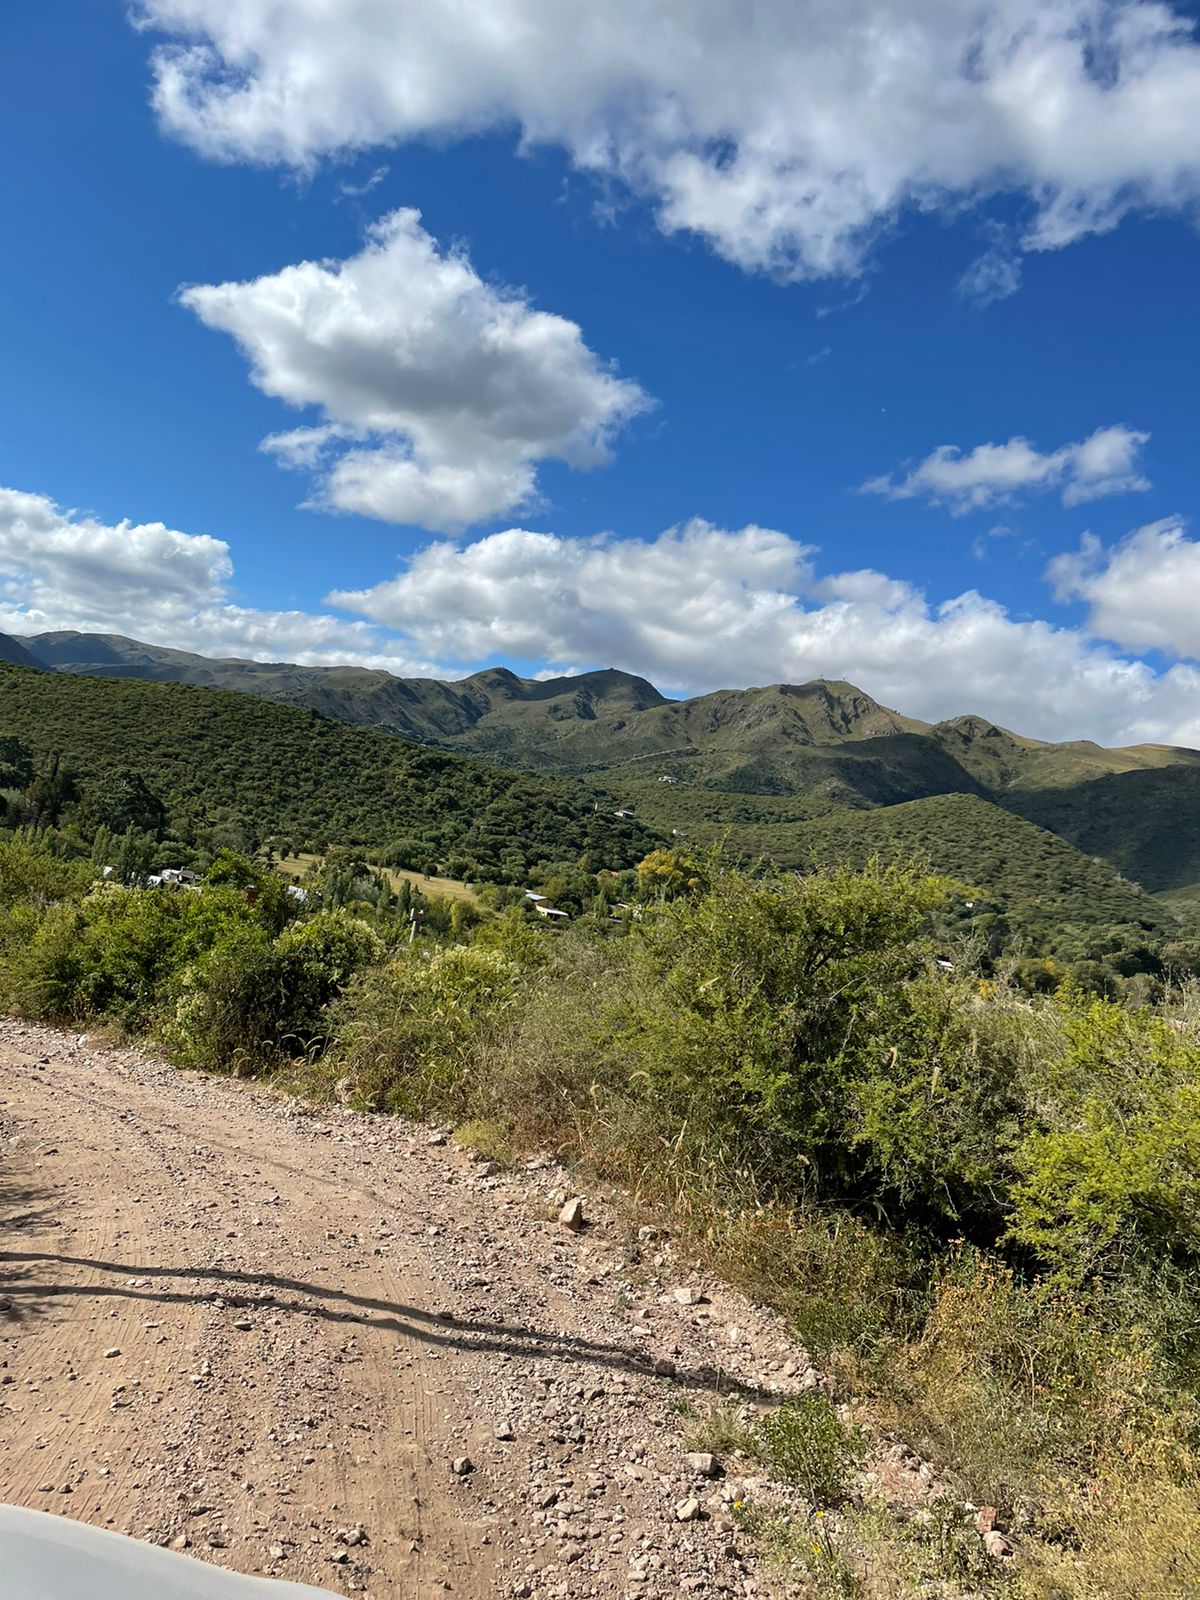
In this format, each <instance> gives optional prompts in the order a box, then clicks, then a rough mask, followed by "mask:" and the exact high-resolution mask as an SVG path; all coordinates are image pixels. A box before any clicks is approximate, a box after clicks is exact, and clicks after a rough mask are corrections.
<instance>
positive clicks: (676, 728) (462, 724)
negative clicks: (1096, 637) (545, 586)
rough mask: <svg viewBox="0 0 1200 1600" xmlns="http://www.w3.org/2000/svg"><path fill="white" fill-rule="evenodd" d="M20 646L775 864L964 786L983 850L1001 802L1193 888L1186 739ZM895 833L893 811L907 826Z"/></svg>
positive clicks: (782, 693) (64, 638)
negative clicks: (1109, 741) (566, 798)
mask: <svg viewBox="0 0 1200 1600" xmlns="http://www.w3.org/2000/svg"><path fill="white" fill-rule="evenodd" d="M20 644H21V645H22V646H23V647H25V648H26V649H27V650H28V651H29V652H30V653H31V654H32V655H33V656H34V657H35V658H36V660H37V662H38V663H40V664H41V665H42V666H44V667H46V668H47V669H49V672H48V675H54V676H57V675H62V674H83V675H88V676H94V677H116V678H123V679H135V680H143V681H144V680H154V681H166V682H184V683H189V684H194V685H200V686H206V687H210V688H219V689H224V690H238V691H240V692H241V693H243V694H253V695H257V696H259V697H261V698H264V699H267V700H274V701H281V702H284V703H286V704H289V705H292V706H295V707H301V708H304V709H306V710H309V711H317V712H319V713H321V714H322V715H323V716H325V717H330V718H336V719H337V720H339V721H341V722H345V723H350V724H353V725H358V726H362V727H368V728H371V729H375V730H378V731H382V732H386V733H390V734H398V735H400V736H401V737H402V738H404V739H407V740H411V741H414V742H416V743H419V744H422V745H426V746H433V747H436V748H439V749H442V750H450V751H456V752H464V753H470V754H472V755H476V756H484V757H486V758H488V759H490V760H492V761H495V762H499V763H503V764H504V765H506V766H510V767H519V768H522V769H524V770H526V771H529V772H540V773H545V774H549V773H555V774H561V775H564V776H569V777H571V778H573V779H574V780H576V781H577V782H580V783H584V784H586V785H588V786H589V789H590V787H591V786H593V785H594V786H596V787H599V788H602V789H604V790H606V791H607V792H608V793H609V794H611V795H612V796H614V797H616V800H617V801H618V802H619V803H620V805H621V806H622V807H633V808H635V809H636V811H637V814H638V815H639V817H641V818H642V819H643V820H644V821H645V822H646V823H648V824H649V825H650V826H651V827H652V828H654V829H656V830H657V831H659V832H662V833H665V834H667V835H671V834H676V833H677V834H678V835H679V836H683V837H686V838H690V839H694V840H697V841H699V842H707V841H710V840H719V839H726V840H727V841H728V842H729V844H730V845H731V846H732V847H734V848H736V849H738V850H742V851H746V852H749V853H757V854H763V855H767V856H770V857H772V858H774V859H776V860H778V861H780V862H781V863H783V864H798V863H799V862H801V861H802V860H803V859H804V858H805V850H806V848H807V847H806V844H805V832H804V830H805V829H806V828H807V826H808V825H809V824H811V823H813V822H815V821H816V820H817V819H820V818H822V817H840V818H842V819H843V820H842V823H841V824H840V826H841V828H842V830H843V832H844V833H845V836H846V837H847V838H848V839H849V838H850V837H851V836H852V835H853V833H854V829H853V827H852V825H851V823H850V821H849V817H850V816H851V814H856V813H857V814H866V813H872V814H873V813H876V812H880V811H890V810H892V809H894V808H896V807H900V806H906V805H909V804H911V803H913V802H919V801H933V800H935V799H938V798H939V797H948V796H960V797H963V798H970V799H974V800H975V801H977V802H980V804H981V805H984V804H985V803H986V806H987V807H990V809H986V808H985V809H983V810H979V809H976V810H970V809H968V810H966V811H962V812H960V813H956V815H957V816H961V817H967V818H971V819H973V825H975V826H977V827H978V828H979V829H980V830H981V837H980V853H979V859H980V860H981V861H983V860H985V859H986V858H987V842H988V835H989V834H991V833H994V832H995V831H996V830H997V829H998V828H999V829H1003V827H1004V824H1003V822H1001V821H998V820H997V813H998V812H999V813H1007V814H1010V815H1011V816H1012V817H1014V818H1019V819H1021V820H1022V821H1024V822H1027V823H1033V824H1035V825H1036V826H1037V827H1038V828H1039V829H1042V830H1045V831H1046V832H1047V833H1050V834H1054V835H1057V836H1058V837H1059V838H1060V839H1061V840H1063V841H1065V842H1066V843H1067V844H1069V845H1071V846H1073V847H1075V848H1077V849H1078V850H1079V851H1081V852H1082V853H1083V855H1084V856H1085V857H1097V858H1102V859H1103V860H1104V861H1106V862H1107V863H1109V865H1110V866H1113V867H1116V868H1118V869H1119V870H1120V872H1121V873H1122V874H1123V876H1124V877H1125V878H1127V879H1129V880H1131V882H1132V883H1133V884H1134V885H1138V884H1140V885H1142V886H1144V887H1145V888H1147V889H1151V890H1155V891H1164V892H1165V891H1174V892H1176V893H1178V892H1180V891H1183V892H1185V895H1186V891H1188V890H1189V889H1190V888H1191V887H1192V886H1196V885H1200V752H1197V751H1195V750H1186V749H1176V748H1173V747H1168V746H1163V745H1137V746H1131V747H1128V748H1124V749H1116V750H1110V749H1105V748H1103V747H1102V746H1100V745H1097V744H1093V743H1091V742H1089V741H1086V740H1074V741H1068V742H1064V743H1049V742H1046V741H1043V740H1037V739H1030V738H1027V737H1024V736H1022V735H1020V734H1017V733H1013V732H1010V731H1009V730H1007V729H1004V728H1000V727H998V726H996V725H995V724H993V723H991V722H989V721H987V720H986V719H985V718H982V717H978V716H974V715H969V714H968V715H963V716H959V717H955V718H951V719H949V720H947V721H944V722H939V723H927V722H922V721H920V720H918V719H916V718H913V717H908V716H905V715H903V714H901V713H900V712H897V711H893V710H890V709H889V708H887V707H885V706H882V705H880V704H879V703H878V702H876V701H875V700H873V699H872V698H871V697H870V696H869V695H867V694H864V693H863V692H862V691H861V690H859V689H857V688H855V687H854V686H853V685H852V684H849V683H845V682H841V681H826V680H817V681H815V682H812V683H806V684H799V685H795V684H773V685H768V686H766V687H762V688H752V689H744V690H719V691H717V692H715V693H712V694H706V695H700V696H697V697H696V698H693V699H689V700H669V699H667V698H666V697H665V696H664V695H662V694H661V693H659V691H658V690H657V689H655V688H654V686H653V685H652V684H650V683H648V682H647V681H646V680H645V679H644V678H639V677H636V676H634V675H632V674H629V673H624V672H619V671H616V670H611V669H610V670H606V671H599V672H587V673H581V674H579V675H578V676H573V677H565V678H553V679H550V680H547V681H539V680H531V679H525V678H520V677H518V676H517V675H516V674H515V673H512V672H510V671H508V670H507V669H505V668H493V669H490V670H488V671H485V672H479V673H475V674H473V675H472V676H470V677H467V678H463V679H461V680H459V681H456V682H441V681H438V680H435V679H426V678H398V677H394V676H392V675H391V674H389V673H386V672H381V671H370V670H367V669H365V668H359V667H303V666H292V665H287V664H278V663H261V662H253V661H238V660H209V659H208V658H206V657H204V656H199V655H193V654H189V653H187V652H185V651H178V650H170V649H166V648H164V647H161V646H156V645H145V644H140V643H138V642H137V641H134V640H130V639H125V638H122V637H119V636H117V635H108V634H105V635H100V634H80V633H54V634H40V635H36V636H34V637H32V638H29V639H25V640H22V641H20ZM931 814H932V813H931ZM908 826H909V824H908V822H907V820H905V819H904V818H901V819H900V820H899V822H898V823H897V827H898V828H899V831H900V833H901V834H906V833H907V830H908ZM958 829H959V824H957V823H956V831H957V830H958ZM965 870H966V869H965V867H964V871H965ZM966 875H967V876H972V874H971V873H970V872H967V873H966ZM974 876H976V877H977V876H978V874H974Z"/></svg>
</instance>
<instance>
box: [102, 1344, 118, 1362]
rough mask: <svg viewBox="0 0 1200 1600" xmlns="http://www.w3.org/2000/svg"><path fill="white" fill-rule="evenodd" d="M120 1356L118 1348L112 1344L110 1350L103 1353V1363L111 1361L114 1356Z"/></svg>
mask: <svg viewBox="0 0 1200 1600" xmlns="http://www.w3.org/2000/svg"><path fill="white" fill-rule="evenodd" d="M120 1354H121V1349H120V1346H119V1345H115V1344H114V1345H113V1347H112V1349H111V1350H106V1351H105V1352H104V1359H105V1361H111V1360H112V1358H113V1357H114V1356H119V1355H120Z"/></svg>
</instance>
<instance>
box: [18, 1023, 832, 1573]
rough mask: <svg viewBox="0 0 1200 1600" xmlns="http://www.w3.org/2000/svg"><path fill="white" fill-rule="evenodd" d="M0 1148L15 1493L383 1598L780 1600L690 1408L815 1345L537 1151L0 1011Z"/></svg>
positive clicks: (216, 1554) (757, 1390)
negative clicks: (511, 1152)
mask: <svg viewBox="0 0 1200 1600" xmlns="http://www.w3.org/2000/svg"><path fill="white" fill-rule="evenodd" d="M0 1140H2V1147H0V1148H2V1152H3V1154H2V1158H0V1499H5V1500H9V1501H13V1502H15V1503H17V1504H20V1505H28V1506H35V1507H38V1508H39V1509H41V1510H46V1511H53V1512H56V1513H58V1514H60V1515H66V1516H72V1517H78V1518H80V1519H82V1520H84V1521H87V1522H91V1523H95V1524H96V1525H97V1526H101V1527H108V1528H114V1529H116V1530H117V1531H119V1532H124V1533H130V1534H132V1535H134V1536H135V1537H137V1538H140V1539H147V1540H151V1541H153V1542H155V1543H161V1544H166V1545H170V1546H173V1547H174V1548H177V1549H186V1550H188V1551H189V1552H190V1553H192V1554H194V1555H198V1556H201V1557H202V1558H204V1559H206V1560H209V1561H213V1562H216V1563H218V1564H220V1565H223V1566H227V1567H231V1568H234V1569H236V1570H238V1571H242V1572H253V1573H261V1574H266V1575H269V1576H273V1577H286V1578H290V1579H292V1580H294V1581H299V1582H305V1583H312V1584H317V1585H320V1586H323V1587H325V1588H328V1589H331V1590H334V1591H336V1592H338V1593H344V1594H360V1595H361V1594H365V1595H369V1596H372V1597H375V1600H390V1597H393V1596H396V1597H399V1596H404V1597H409V1596H413V1597H419V1600H423V1597H426V1596H433V1595H439V1596H441V1595H445V1594H446V1593H447V1592H452V1593H454V1594H456V1595H459V1596H467V1597H474V1596H479V1597H483V1596H489V1597H490V1596H495V1595H517V1596H538V1597H540V1596H546V1597H551V1596H561V1597H575V1596H580V1597H583V1596H588V1597H593V1596H594V1597H608V1596H614V1597H619V1596H632V1597H642V1600H657V1597H659V1596H668V1595H669V1596H671V1597H672V1600H675V1597H676V1596H678V1594H679V1593H680V1592H681V1591H682V1592H683V1593H686V1594H698V1595H720V1594H737V1595H741V1594H751V1593H764V1592H766V1591H767V1589H768V1588H769V1584H768V1583H767V1582H766V1579H765V1577H764V1575H763V1574H762V1573H761V1572H759V1571H758V1570H757V1568H756V1564H755V1560H754V1555H753V1551H752V1549H751V1548H750V1546H749V1545H748V1544H747V1543H746V1541H745V1540H744V1539H743V1537H742V1535H741V1534H740V1532H739V1531H738V1530H737V1529H736V1528H735V1526H734V1524H733V1519H732V1518H731V1516H730V1515H729V1510H728V1508H729V1505H730V1502H731V1501H732V1500H733V1499H734V1498H735V1497H736V1495H738V1494H739V1493H740V1492H741V1490H742V1482H741V1479H740V1478H739V1476H738V1474H739V1472H745V1471H746V1470H749V1469H748V1468H747V1466H746V1464H745V1463H739V1462H734V1461H731V1462H729V1463H728V1464H726V1465H727V1467H728V1471H727V1473H726V1475H725V1476H717V1475H716V1474H717V1473H718V1472H719V1471H721V1470H722V1469H721V1468H720V1467H719V1466H718V1464H717V1463H716V1462H715V1461H714V1460H713V1458H712V1457H711V1456H707V1455H706V1456H704V1457H703V1458H702V1459H701V1457H699V1456H697V1454H696V1453H695V1452H694V1451H693V1452H692V1453H691V1458H690V1459H689V1453H688V1448H687V1445H686V1443H685V1440H684V1431H685V1426H686V1423H685V1419H684V1418H683V1417H682V1416H681V1415H680V1412H681V1409H683V1408H682V1407H681V1404H680V1402H681V1401H687V1402H689V1403H690V1404H691V1405H694V1406H696V1407H697V1408H699V1409H703V1408H704V1407H705V1406H706V1405H707V1404H709V1403H710V1402H711V1401H712V1400H713V1399H714V1397H715V1394H716V1393H717V1392H718V1391H719V1392H720V1393H721V1394H722V1395H723V1396H724V1397H725V1398H728V1397H729V1395H730V1393H731V1392H736V1393H737V1394H738V1395H739V1396H745V1395H747V1394H748V1395H750V1396H751V1397H752V1398H753V1397H755V1396H757V1397H758V1398H760V1399H767V1398H769V1396H770V1395H771V1394H778V1393H782V1392H786V1391H788V1390H792V1389H796V1388H799V1387H802V1386H803V1385H804V1384H805V1383H808V1382H811V1381H812V1380H813V1374H812V1373H811V1372H809V1371H807V1370H806V1364H805V1359H804V1356H803V1353H802V1352H800V1351H798V1350H796V1349H794V1348H792V1347H791V1346H790V1345H789V1343H788V1340H787V1337H786V1333H785V1330H784V1329H783V1327H782V1325H781V1324H780V1323H779V1322H778V1321H777V1320H776V1319H775V1318H773V1317H772V1316H771V1315H770V1314H769V1313H766V1312H764V1311H761V1310H759V1309H757V1308H755V1307H753V1306H751V1305H749V1304H748V1303H747V1302H746V1301H745V1300H744V1299H742V1298H741V1297H740V1296H737V1295H735V1294H734V1293H733V1292H732V1291H730V1290H728V1289H727V1288H725V1287H723V1286H721V1285H719V1284H714V1283H712V1282H710V1281H705V1282H704V1283H703V1284H701V1283H700V1281H699V1279H698V1278H697V1276H696V1274H695V1273H694V1272H691V1271H689V1270H688V1267H687V1264H686V1263H680V1262H678V1261H677V1260H676V1259H675V1257H674V1255H673V1253H672V1251H671V1249H670V1247H669V1246H668V1245H664V1244H663V1243H661V1242H648V1243H644V1244H643V1245H641V1246H639V1245H638V1242H637V1239H636V1236H635V1235H631V1232H630V1230H629V1228H628V1227H627V1226H625V1225H624V1224H622V1223H620V1222H619V1221H618V1220H617V1219H615V1218H614V1217H613V1216H611V1215H610V1214H608V1213H607V1212H606V1211H605V1209H604V1207H603V1206H602V1205H601V1204H600V1203H598V1202H593V1200H592V1199H591V1198H587V1199H586V1200H585V1204H584V1206H583V1207H582V1208H581V1211H582V1215H581V1216H580V1217H579V1218H577V1219H576V1220H578V1221H579V1222H580V1224H581V1226H580V1227H579V1228H575V1227H571V1228H568V1227H566V1226H564V1225H562V1224H560V1222H559V1220H558V1218H559V1214H560V1211H561V1209H562V1207H563V1205H564V1203H565V1202H566V1201H567V1200H568V1199H571V1198H574V1195H573V1193H572V1192H569V1191H567V1189H566V1184H567V1179H566V1176H565V1174H564V1173H562V1172H561V1171H560V1170H559V1169H557V1168H556V1167H554V1166H553V1165H551V1164H550V1163H549V1162H538V1163H529V1164H527V1165H526V1166H524V1167H521V1168H518V1169H517V1170H516V1171H515V1172H511V1173H504V1174H501V1173H496V1172H495V1171H493V1170H491V1169H490V1167H481V1166H479V1165H478V1164H476V1163H473V1162H472V1161H471V1160H470V1159H469V1157H468V1156H466V1155H465V1154H464V1153H462V1152H459V1151H457V1150H456V1149H455V1148H454V1147H453V1145H452V1143H450V1142H449V1141H445V1140H443V1141H439V1142H438V1143H436V1144H434V1143H431V1142H430V1135H429V1130H428V1129H426V1128H422V1127H417V1126H415V1125H414V1124H411V1123H407V1122H404V1121H402V1120H400V1119H395V1118H382V1117H369V1116H362V1115H357V1114H354V1113H350V1112H342V1111H338V1110H332V1109H328V1108H322V1109H319V1110H314V1109H312V1108H306V1107H302V1106H298V1105H297V1104H296V1103H295V1102H293V1101H290V1100H287V1099H285V1098H284V1097H282V1096H279V1095H276V1094H274V1093H273V1092H271V1091H270V1090H268V1089H265V1088H263V1087H261V1086H257V1085H249V1084H244V1083H240V1082H236V1081H233V1080H227V1079H212V1078H203V1077H199V1076H196V1075H192V1074H182V1073H179V1072H176V1071H175V1070H174V1069H172V1068H170V1067H167V1066H165V1065H163V1064H162V1063H160V1062H157V1061H154V1060H151V1059H148V1058H146V1057H144V1056H141V1055H139V1054H137V1053H136V1052H133V1051H129V1050H123V1049H122V1050H109V1049H99V1048H92V1047H91V1046H89V1044H88V1043H87V1041H85V1040H82V1039H81V1040H76V1039H75V1038H74V1037H73V1036H69V1035H63V1034H60V1033H57V1032H54V1031H52V1030H49V1029H42V1028H35V1027H30V1026H26V1025H23V1024H20V1023H15V1022H6V1021H0ZM684 1288H686V1289H688V1290H689V1291H692V1292H689V1293H688V1294H682V1293H679V1292H678V1291H680V1290H681V1289H684ZM693 1502H694V1505H695V1510H694V1511H693V1510H692V1503H693ZM684 1504H686V1505H688V1508H689V1514H688V1517H687V1518H685V1519H680V1517H679V1515H678V1511H677V1508H678V1507H679V1506H680V1505H684Z"/></svg>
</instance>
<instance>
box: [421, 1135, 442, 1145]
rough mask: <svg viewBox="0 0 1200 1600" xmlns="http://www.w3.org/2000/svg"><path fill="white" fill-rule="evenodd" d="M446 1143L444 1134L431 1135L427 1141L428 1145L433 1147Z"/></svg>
mask: <svg viewBox="0 0 1200 1600" xmlns="http://www.w3.org/2000/svg"><path fill="white" fill-rule="evenodd" d="M445 1142H446V1135H445V1134H444V1133H431V1134H430V1135H429V1138H428V1139H426V1141H425V1143H426V1144H432V1145H439V1144H445Z"/></svg>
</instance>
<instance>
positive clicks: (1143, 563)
mask: <svg viewBox="0 0 1200 1600" xmlns="http://www.w3.org/2000/svg"><path fill="white" fill-rule="evenodd" d="M1047 577H1048V578H1049V579H1050V581H1051V583H1052V584H1053V586H1054V591H1055V594H1056V596H1057V597H1058V599H1060V600H1063V601H1067V600H1082V601H1085V602H1086V604H1087V606H1088V608H1089V614H1088V630H1089V632H1091V633H1093V634H1096V635H1097V636H1098V637H1100V638H1104V639H1111V640H1113V641H1114V642H1115V643H1116V644H1119V645H1122V646H1125V647H1126V648H1129V649H1134V650H1154V649H1157V650H1165V651H1166V652H1167V653H1168V654H1171V655H1178V656H1194V657H1197V658H1200V605H1198V604H1197V596H1200V542H1197V541H1196V540H1195V539H1189V538H1188V535H1187V528H1186V525H1185V524H1184V522H1183V521H1182V519H1181V518H1179V517H1166V518H1164V519H1163V520H1162V521H1160V522H1151V523H1149V524H1147V526H1146V527H1144V528H1138V529H1137V530H1136V531H1135V532H1133V533H1131V534H1130V535H1129V537H1128V538H1127V539H1124V540H1123V541H1122V542H1121V543H1120V544H1118V545H1116V546H1114V547H1112V548H1110V549H1105V548H1104V546H1103V545H1101V543H1100V541H1099V540H1098V539H1097V538H1096V537H1095V536H1094V535H1093V534H1087V535H1085V536H1084V538H1083V540H1082V542H1081V544H1080V547H1079V549H1078V550H1077V551H1074V552H1071V553H1069V554H1067V555H1061V556H1056V557H1055V559H1054V560H1053V561H1052V562H1051V563H1050V565H1049V567H1048V568H1047Z"/></svg>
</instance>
